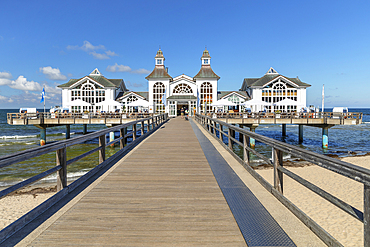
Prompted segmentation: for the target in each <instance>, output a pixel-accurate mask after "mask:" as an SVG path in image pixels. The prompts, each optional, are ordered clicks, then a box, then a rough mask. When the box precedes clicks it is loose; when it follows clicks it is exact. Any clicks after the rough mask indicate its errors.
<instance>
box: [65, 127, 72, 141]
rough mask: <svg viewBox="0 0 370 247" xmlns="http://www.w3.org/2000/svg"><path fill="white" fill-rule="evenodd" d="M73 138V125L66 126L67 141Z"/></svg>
mask: <svg viewBox="0 0 370 247" xmlns="http://www.w3.org/2000/svg"><path fill="white" fill-rule="evenodd" d="M69 138H71V125H70V124H67V125H66V139H69Z"/></svg>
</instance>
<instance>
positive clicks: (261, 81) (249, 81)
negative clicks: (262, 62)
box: [240, 73, 311, 91]
mask: <svg viewBox="0 0 370 247" xmlns="http://www.w3.org/2000/svg"><path fill="white" fill-rule="evenodd" d="M279 76H281V77H283V78H285V79H287V80H289V81H291V82H293V83H294V84H296V85H297V86H298V87H304V88H306V87H310V86H311V85H310V84H307V83H305V82H302V81H301V80H300V79H299V78H298V77H297V78H289V77H285V76H283V75H279V74H277V73H271V74H265V75H264V76H262V77H261V78H245V79H244V81H243V84H242V87H241V88H240V90H241V91H246V90H247V88H249V87H263V86H264V85H266V84H267V83H269V82H270V81H273V80H275V79H276V78H278V77H279Z"/></svg>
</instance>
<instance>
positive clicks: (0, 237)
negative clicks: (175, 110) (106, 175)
mask: <svg viewBox="0 0 370 247" xmlns="http://www.w3.org/2000/svg"><path fill="white" fill-rule="evenodd" d="M167 118H168V114H161V115H156V116H152V117H149V118H143V119H140V120H136V121H132V122H129V123H126V124H122V125H118V126H115V127H111V128H107V129H103V130H100V131H96V132H93V133H90V134H87V135H83V136H80V137H76V138H72V139H68V140H63V141H58V142H56V143H51V144H47V145H45V146H41V147H37V148H33V149H28V150H24V151H21V152H17V153H13V154H10V155H5V156H1V157H0V171H1V168H4V167H8V166H10V165H12V164H16V163H19V162H22V161H26V160H29V159H31V158H35V157H39V156H41V155H44V154H47V153H50V152H56V166H55V167H53V168H51V169H49V170H47V171H44V172H42V173H40V174H37V175H35V176H33V177H31V178H29V179H27V180H25V181H22V182H20V183H17V184H15V185H13V186H11V187H9V188H7V189H5V190H2V191H0V199H1V198H3V197H5V196H7V195H9V194H10V193H12V192H14V191H16V190H19V189H21V188H24V187H25V186H28V185H31V184H33V183H35V182H37V181H39V180H41V179H43V178H45V177H47V176H49V175H51V174H53V173H55V172H56V173H57V191H59V193H57V195H55V196H53V197H52V198H50V199H49V200H48V201H49V202H48V203H46V204H45V203H43V204H41V205H40V206H39V207H37V208H36V209H34V210H32V211H31V212H29V213H28V214H27V215H25V216H23V217H22V218H20V219H19V220H17V221H16V222H14V223H13V224H11V225H9V226H8V227H6V228H5V229H3V230H2V231H1V232H0V245H1V242H3V241H4V240H5V239H7V238H8V237H9V236H11V235H12V234H13V233H14V232H16V231H18V230H19V229H21V228H22V227H24V226H25V225H26V224H27V223H29V222H30V221H32V220H33V219H34V218H36V217H37V216H38V215H39V214H40V213H42V212H43V211H45V210H46V209H47V208H49V207H50V206H51V205H53V204H55V203H56V202H57V201H59V200H60V199H61V198H62V197H64V196H65V195H66V194H68V193H70V192H71V191H73V190H74V189H75V188H77V187H78V186H79V185H81V184H82V183H83V182H85V181H86V180H87V179H88V178H90V177H92V176H93V175H94V174H96V173H97V172H98V171H99V170H100V169H102V167H104V166H106V165H108V164H109V162H110V163H112V162H111V161H108V160H109V159H111V158H113V156H115V155H113V156H111V157H110V158H109V159H107V160H106V158H105V148H106V147H107V146H109V145H112V144H114V143H117V142H119V143H120V151H118V152H117V153H116V154H118V153H120V152H121V153H123V151H125V150H127V149H129V148H130V146H133V145H135V144H136V143H138V141H140V140H142V139H143V138H145V137H146V136H147V135H149V134H150V133H152V132H153V131H154V130H156V129H157V128H158V127H159V126H160V125H161V124H162V123H164V122H165V121H166V120H167ZM145 123H146V124H145ZM138 124H140V125H141V126H140V127H139V128H138ZM128 129H131V131H128ZM113 131H119V132H120V137H119V138H117V139H115V140H114V141H111V142H109V143H106V135H107V134H108V133H110V132H113ZM138 131H140V132H141V135H140V137H138V135H137V132H138ZM129 137H130V138H132V142H131V143H127V138H129ZM95 138H98V139H99V146H98V147H97V148H94V149H92V150H90V151H88V152H86V153H83V154H81V155H79V156H77V157H74V158H72V159H70V160H67V147H70V146H73V145H78V144H81V143H83V142H86V141H89V140H92V139H95ZM95 152H99V165H98V166H97V167H95V168H94V169H93V170H91V171H90V172H88V173H87V174H85V175H84V176H83V177H81V178H80V179H78V180H77V181H75V182H74V183H73V184H71V185H69V186H68V187H67V166H68V165H71V164H73V163H74V162H76V161H78V160H80V159H82V158H84V157H86V156H89V155H91V154H93V153H95ZM118 156H119V155H118ZM120 158H121V156H119V157H115V159H120ZM64 188H65V189H64Z"/></svg>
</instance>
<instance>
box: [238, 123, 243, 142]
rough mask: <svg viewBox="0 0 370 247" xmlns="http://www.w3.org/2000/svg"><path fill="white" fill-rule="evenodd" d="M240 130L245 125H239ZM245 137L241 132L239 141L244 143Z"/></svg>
mask: <svg viewBox="0 0 370 247" xmlns="http://www.w3.org/2000/svg"><path fill="white" fill-rule="evenodd" d="M239 128H241V129H243V125H240V124H239ZM243 136H244V135H243V134H242V133H240V132H239V141H240V142H241V143H243V140H244V138H243Z"/></svg>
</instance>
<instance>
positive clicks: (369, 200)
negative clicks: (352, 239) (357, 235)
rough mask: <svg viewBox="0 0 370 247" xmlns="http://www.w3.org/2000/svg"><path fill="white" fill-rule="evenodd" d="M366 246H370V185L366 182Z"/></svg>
mask: <svg viewBox="0 0 370 247" xmlns="http://www.w3.org/2000/svg"><path fill="white" fill-rule="evenodd" d="M364 246H365V247H370V186H369V185H366V184H364Z"/></svg>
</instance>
